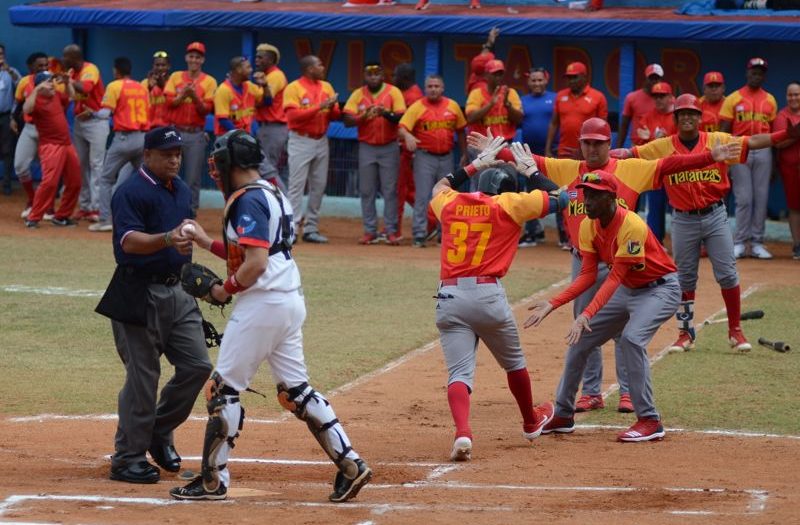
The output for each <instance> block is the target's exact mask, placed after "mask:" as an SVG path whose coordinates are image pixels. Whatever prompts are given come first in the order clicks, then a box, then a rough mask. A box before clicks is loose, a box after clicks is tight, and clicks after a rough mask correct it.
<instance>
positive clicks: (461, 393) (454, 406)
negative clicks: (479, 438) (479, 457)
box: [447, 381, 472, 439]
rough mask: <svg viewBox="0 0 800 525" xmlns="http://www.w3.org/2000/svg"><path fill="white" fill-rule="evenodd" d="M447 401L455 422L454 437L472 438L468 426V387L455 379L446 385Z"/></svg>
mask: <svg viewBox="0 0 800 525" xmlns="http://www.w3.org/2000/svg"><path fill="white" fill-rule="evenodd" d="M447 402H448V403H449V404H450V413H451V414H452V415H453V422H454V423H455V424H456V437H457V438H460V437H468V438H470V439H472V429H471V428H470V426H469V388H468V387H467V385H466V384H464V383H462V382H460V381H456V382H455V383H450V384H449V385H448V386H447Z"/></svg>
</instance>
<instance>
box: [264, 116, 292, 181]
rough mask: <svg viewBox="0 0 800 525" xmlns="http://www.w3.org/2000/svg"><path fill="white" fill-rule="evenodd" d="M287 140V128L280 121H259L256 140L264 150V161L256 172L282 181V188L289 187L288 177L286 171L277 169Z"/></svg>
mask: <svg viewBox="0 0 800 525" xmlns="http://www.w3.org/2000/svg"><path fill="white" fill-rule="evenodd" d="M288 140H289V129H288V128H287V127H286V124H283V123H281V122H259V123H258V142H259V143H260V144H261V149H262V150H263V151H264V161H263V162H262V163H261V166H259V167H258V172H259V173H260V174H261V177H262V178H264V179H269V178H273V177H274V178H275V179H277V180H279V181H281V183H283V186H284V188H288V187H289V178H288V176H287V175H286V173H285V172H284V173H281V170H279V169H278V164H279V163H280V160H281V156H282V155H283V152H284V151H286V142H287V141H288Z"/></svg>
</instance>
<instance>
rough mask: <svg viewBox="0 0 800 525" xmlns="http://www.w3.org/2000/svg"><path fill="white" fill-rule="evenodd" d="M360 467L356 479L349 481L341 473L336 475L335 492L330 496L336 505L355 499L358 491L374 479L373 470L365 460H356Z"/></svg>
mask: <svg viewBox="0 0 800 525" xmlns="http://www.w3.org/2000/svg"><path fill="white" fill-rule="evenodd" d="M355 463H356V465H358V474H357V475H356V477H355V478H354V479H347V478H346V477H345V476H344V474H342V472H341V471H339V472H337V473H336V477H335V478H334V480H333V492H331V495H330V496H328V499H329V500H331V501H332V502H334V503H342V502H345V501H347V500H349V499H352V498H355V497H356V496H357V495H358V491H360V490H361V488H362V487H363V486H364V485H366V484H367V483H369V480H370V479H371V478H372V469H370V468H369V466H367V464H366V463H365V462H364V460H363V459H357V460H355Z"/></svg>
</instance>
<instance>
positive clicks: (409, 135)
mask: <svg viewBox="0 0 800 525" xmlns="http://www.w3.org/2000/svg"><path fill="white" fill-rule="evenodd" d="M466 125H467V121H466V119H465V118H464V114H463V113H462V112H461V108H460V107H459V106H458V104H457V103H456V102H455V101H454V100H452V99H450V98H447V97H445V96H444V79H443V78H442V77H441V76H440V75H428V76H427V77H426V78H425V98H421V99H419V100H418V101H416V102H414V103H413V104H411V106H410V107H409V108H408V109H407V110H406V113H405V115H403V118H402V119H400V126H399V130H398V133H399V134H400V137H401V138H402V139H403V143H404V144H405V146H406V148H407V149H408V150H409V151H411V152H413V153H414V187H415V197H414V218H413V226H412V232H413V236H414V244H413V246H414V247H416V248H424V247H425V237H426V236H427V235H428V205H429V204H430V202H431V197H432V194H433V187H434V185H435V184H436V182H437V181H438V180H439V179H440V178H442V177H444V176H445V174H447V173H450V172H451V171H452V169H453V147H454V146H455V141H454V139H453V137H454V135H455V134H456V133H457V134H458V147H459V150H460V151H461V152H462V157H461V162H460V163H461V164H463V163H464V161H465V158H464V152H466V151H467V149H466V141H465V137H464V128H465V127H466Z"/></svg>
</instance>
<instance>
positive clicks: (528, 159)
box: [510, 142, 539, 178]
mask: <svg viewBox="0 0 800 525" xmlns="http://www.w3.org/2000/svg"><path fill="white" fill-rule="evenodd" d="M510 149H511V154H512V155H514V166H515V167H516V168H517V171H518V172H520V173H521V174H522V175H525V176H526V177H528V178H530V177H531V176H533V175H536V174H537V173H538V172H539V167H538V166H537V165H536V161H535V160H534V159H533V153H531V148H530V147H529V146H528V145H527V144H522V143H520V142H514V143H512V144H511V147H510Z"/></svg>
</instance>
